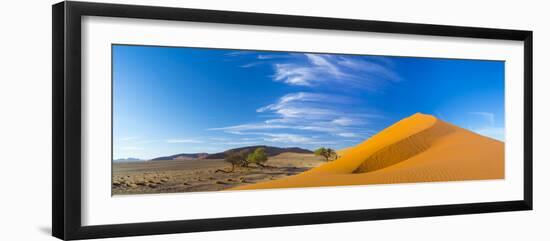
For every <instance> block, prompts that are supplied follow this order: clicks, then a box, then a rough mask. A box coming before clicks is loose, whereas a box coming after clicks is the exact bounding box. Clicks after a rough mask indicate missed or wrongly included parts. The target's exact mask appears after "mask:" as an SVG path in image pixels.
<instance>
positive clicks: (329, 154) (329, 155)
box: [314, 147, 338, 161]
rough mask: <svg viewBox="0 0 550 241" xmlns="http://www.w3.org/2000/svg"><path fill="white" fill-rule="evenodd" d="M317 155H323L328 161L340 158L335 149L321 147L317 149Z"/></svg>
mask: <svg viewBox="0 0 550 241" xmlns="http://www.w3.org/2000/svg"><path fill="white" fill-rule="evenodd" d="M314 153H315V155H317V156H322V157H324V158H325V160H326V161H333V160H336V159H337V158H338V154H336V152H335V151H334V150H333V149H330V148H325V147H321V148H318V149H317V150H315V152H314Z"/></svg>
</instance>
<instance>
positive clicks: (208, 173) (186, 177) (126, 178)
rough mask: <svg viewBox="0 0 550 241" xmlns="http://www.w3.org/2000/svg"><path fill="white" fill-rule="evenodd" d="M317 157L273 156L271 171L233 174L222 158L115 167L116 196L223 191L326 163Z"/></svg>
mask: <svg viewBox="0 0 550 241" xmlns="http://www.w3.org/2000/svg"><path fill="white" fill-rule="evenodd" d="M325 163H326V162H325V161H323V158H321V157H318V156H314V155H313V154H297V153H282V154H280V155H277V156H274V157H270V158H269V160H268V161H267V163H266V164H267V165H268V166H270V167H268V168H261V167H256V166H252V167H250V168H239V169H236V170H235V171H234V172H233V173H224V172H216V170H218V169H224V170H230V165H229V164H228V163H227V162H224V161H223V160H221V159H210V160H209V159H205V160H169V161H147V162H131V163H115V164H113V185H112V193H113V195H121V194H143V193H172V192H198V191H219V190H225V189H229V188H234V187H238V186H243V185H249V184H254V183H260V182H266V181H272V180H277V179H281V178H285V177H288V176H293V175H296V174H299V173H302V172H304V171H307V170H309V169H311V168H314V167H317V166H320V165H322V164H325Z"/></svg>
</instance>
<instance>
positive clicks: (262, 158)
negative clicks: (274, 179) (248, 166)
mask: <svg viewBox="0 0 550 241" xmlns="http://www.w3.org/2000/svg"><path fill="white" fill-rule="evenodd" d="M246 161H247V162H248V163H254V164H256V165H258V166H261V167H265V165H264V163H265V162H266V161H267V154H266V153H265V148H263V147H260V148H256V150H254V152H252V153H250V154H248V156H247V157H246Z"/></svg>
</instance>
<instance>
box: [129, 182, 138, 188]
mask: <svg viewBox="0 0 550 241" xmlns="http://www.w3.org/2000/svg"><path fill="white" fill-rule="evenodd" d="M127 186H128V187H131V188H136V187H137V185H136V184H135V183H128V184H127Z"/></svg>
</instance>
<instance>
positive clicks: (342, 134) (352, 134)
mask: <svg viewBox="0 0 550 241" xmlns="http://www.w3.org/2000/svg"><path fill="white" fill-rule="evenodd" d="M337 135H338V136H341V137H350V138H351V137H357V134H355V133H350V132H345V133H338V134H337Z"/></svg>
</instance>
